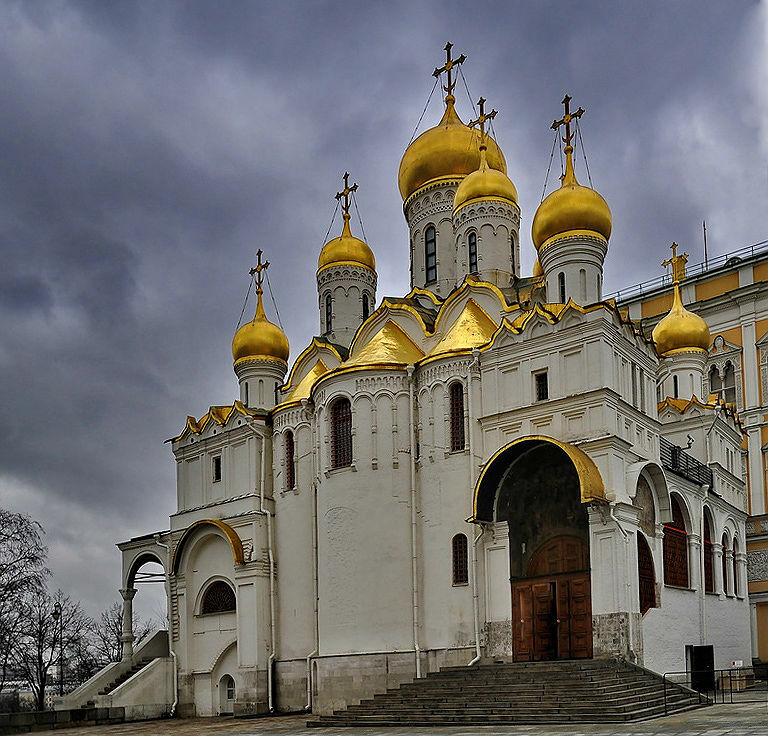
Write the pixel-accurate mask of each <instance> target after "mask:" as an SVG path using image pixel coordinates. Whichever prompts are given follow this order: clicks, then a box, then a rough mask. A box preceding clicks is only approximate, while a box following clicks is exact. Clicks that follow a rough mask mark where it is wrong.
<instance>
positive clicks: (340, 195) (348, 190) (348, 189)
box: [336, 171, 357, 215]
mask: <svg viewBox="0 0 768 736" xmlns="http://www.w3.org/2000/svg"><path fill="white" fill-rule="evenodd" d="M356 191H357V183H355V184H353V185H352V186H349V172H348V171H345V172H344V189H342V190H341V191H340V192H336V199H337V200H341V199H343V200H344V201H343V202H342V204H341V209H342V210H343V211H344V214H345V215H348V214H349V195H350V194H352V193H353V192H356Z"/></svg>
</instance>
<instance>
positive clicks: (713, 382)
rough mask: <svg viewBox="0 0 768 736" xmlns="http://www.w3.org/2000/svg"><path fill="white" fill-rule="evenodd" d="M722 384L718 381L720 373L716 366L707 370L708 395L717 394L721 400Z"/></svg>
mask: <svg viewBox="0 0 768 736" xmlns="http://www.w3.org/2000/svg"><path fill="white" fill-rule="evenodd" d="M722 390H723V382H722V380H721V379H720V371H719V370H718V369H717V366H716V365H713V366H712V368H710V369H709V393H711V394H717V395H718V396H720V397H721V398H722V395H723V394H722Z"/></svg>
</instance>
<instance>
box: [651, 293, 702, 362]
mask: <svg viewBox="0 0 768 736" xmlns="http://www.w3.org/2000/svg"><path fill="white" fill-rule="evenodd" d="M653 342H654V343H655V344H656V354H657V355H658V356H659V357H662V356H665V355H669V354H671V353H675V352H678V351H689V352H690V351H706V350H707V349H708V348H709V327H707V323H706V322H705V321H704V320H703V319H702V318H701V317H699V315H698V314H694V313H693V312H689V311H688V310H687V309H686V308H685V307H684V306H683V302H682V299H681V298H680V288H679V286H678V285H677V284H675V296H674V301H673V302H672V309H670V310H669V314H667V316H666V317H664V319H662V320H661V322H659V324H657V325H656V327H654V328H653Z"/></svg>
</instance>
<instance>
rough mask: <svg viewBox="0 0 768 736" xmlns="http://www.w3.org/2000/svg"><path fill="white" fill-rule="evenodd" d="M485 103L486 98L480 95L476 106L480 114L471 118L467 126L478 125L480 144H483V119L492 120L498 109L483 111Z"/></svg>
mask: <svg viewBox="0 0 768 736" xmlns="http://www.w3.org/2000/svg"><path fill="white" fill-rule="evenodd" d="M485 103H486V99H485V97H481V98H480V99H479V100H478V101H477V106H478V107H479V108H480V115H478V117H477V120H471V121H470V122H469V127H470V128H474V127H475V125H479V126H480V144H481V145H485V121H486V120H493V118H495V117H496V115H498V113H499V111H498V110H491V111H490V112H489V113H488V114H486V112H485Z"/></svg>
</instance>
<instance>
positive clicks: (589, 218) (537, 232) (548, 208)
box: [531, 146, 612, 250]
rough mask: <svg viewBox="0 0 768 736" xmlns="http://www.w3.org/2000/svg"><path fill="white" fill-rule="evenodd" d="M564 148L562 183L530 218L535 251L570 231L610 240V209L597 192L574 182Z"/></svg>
mask: <svg viewBox="0 0 768 736" xmlns="http://www.w3.org/2000/svg"><path fill="white" fill-rule="evenodd" d="M568 148H570V146H567V147H566V166H565V175H564V176H563V183H562V185H561V186H560V188H559V189H556V190H555V191H554V192H552V193H551V194H550V195H549V196H548V197H547V198H546V199H545V200H544V201H543V202H542V203H541V204H540V205H539V208H538V209H537V210H536V214H535V215H534V218H533V226H532V228H531V234H532V236H533V244H534V246H535V247H536V250H540V249H541V247H542V245H544V243H546V242H547V240H549V239H550V238H552V237H554V236H555V235H564V234H565V233H568V232H571V231H573V230H589V231H592V232H594V233H597V234H598V235H601V236H602V237H604V238H605V239H606V240H608V239H609V238H610V237H611V224H612V218H611V210H610V208H609V207H608V204H607V202H606V201H605V200H604V199H603V198H602V196H600V194H598V192H596V191H595V190H594V189H590V188H589V187H584V186H581V184H579V182H578V181H576V175H575V174H574V173H573V160H572V158H571V151H568ZM571 150H573V149H571Z"/></svg>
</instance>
